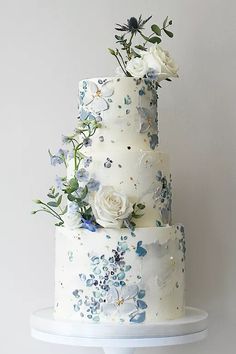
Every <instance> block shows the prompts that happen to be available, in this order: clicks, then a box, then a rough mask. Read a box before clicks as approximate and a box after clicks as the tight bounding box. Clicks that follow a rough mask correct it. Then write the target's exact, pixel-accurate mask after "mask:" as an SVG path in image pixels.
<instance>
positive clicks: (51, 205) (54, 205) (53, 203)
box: [47, 202, 58, 208]
mask: <svg viewBox="0 0 236 354" xmlns="http://www.w3.org/2000/svg"><path fill="white" fill-rule="evenodd" d="M47 205H49V206H50V207H53V208H57V206H58V205H57V202H48V203H47Z"/></svg>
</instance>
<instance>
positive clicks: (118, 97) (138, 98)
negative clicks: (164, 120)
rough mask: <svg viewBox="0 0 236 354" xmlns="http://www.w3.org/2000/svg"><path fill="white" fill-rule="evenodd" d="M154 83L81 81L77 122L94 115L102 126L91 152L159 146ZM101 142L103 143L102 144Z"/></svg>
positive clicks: (107, 80)
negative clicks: (78, 118)
mask: <svg viewBox="0 0 236 354" xmlns="http://www.w3.org/2000/svg"><path fill="white" fill-rule="evenodd" d="M155 85H156V83H155V81H152V80H150V79H139V78H133V77H121V78H117V77H109V78H95V79H87V80H82V81H80V83H79V98H80V112H79V115H80V119H81V120H83V119H86V118H87V117H88V116H90V115H91V116H95V117H96V119H97V120H101V123H102V126H101V128H99V129H98V130H97V132H96V133H95V135H94V137H93V146H92V150H93V151H96V150H97V149H98V150H99V151H102V150H104V151H109V150H110V149H114V148H116V147H118V148H119V150H122V149H124V150H126V151H127V148H128V149H132V150H144V151H148V150H155V149H156V147H157V146H158V118H157V93H156V89H155ZM101 142H102V144H101Z"/></svg>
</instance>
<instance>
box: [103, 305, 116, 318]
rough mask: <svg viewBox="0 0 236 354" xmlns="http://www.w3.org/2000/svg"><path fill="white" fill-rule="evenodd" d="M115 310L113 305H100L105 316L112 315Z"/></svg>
mask: <svg viewBox="0 0 236 354" xmlns="http://www.w3.org/2000/svg"><path fill="white" fill-rule="evenodd" d="M116 310H117V308H116V306H115V305H114V304H103V305H102V312H103V314H104V315H105V316H109V315H112V314H113V313H114V312H116Z"/></svg>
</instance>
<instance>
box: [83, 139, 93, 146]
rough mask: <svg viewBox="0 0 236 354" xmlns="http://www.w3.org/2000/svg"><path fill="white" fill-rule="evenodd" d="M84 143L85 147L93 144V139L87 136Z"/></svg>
mask: <svg viewBox="0 0 236 354" xmlns="http://www.w3.org/2000/svg"><path fill="white" fill-rule="evenodd" d="M83 144H84V147H88V146H91V145H92V139H90V138H85V139H84V140H83Z"/></svg>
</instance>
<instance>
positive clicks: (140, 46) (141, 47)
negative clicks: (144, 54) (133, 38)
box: [135, 44, 147, 51]
mask: <svg viewBox="0 0 236 354" xmlns="http://www.w3.org/2000/svg"><path fill="white" fill-rule="evenodd" d="M135 48H137V49H139V50H143V51H146V50H147V48H145V47H144V46H143V45H140V44H139V45H136V46H135Z"/></svg>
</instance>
